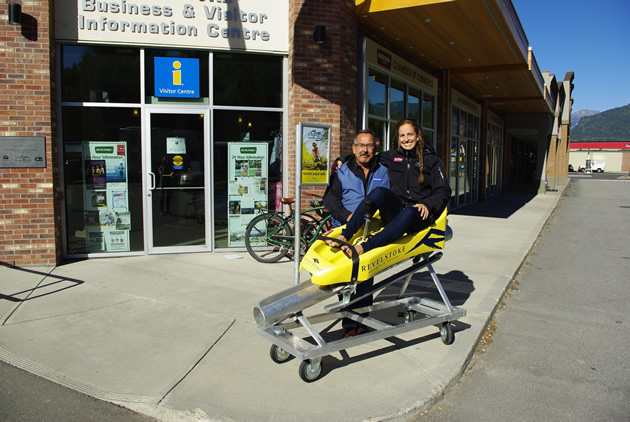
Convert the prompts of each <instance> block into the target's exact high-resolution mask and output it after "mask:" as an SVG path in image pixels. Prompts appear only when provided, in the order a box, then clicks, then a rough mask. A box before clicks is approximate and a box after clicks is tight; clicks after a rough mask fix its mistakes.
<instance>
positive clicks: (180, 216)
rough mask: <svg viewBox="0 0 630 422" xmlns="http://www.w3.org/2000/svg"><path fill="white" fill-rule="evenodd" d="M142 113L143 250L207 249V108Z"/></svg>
mask: <svg viewBox="0 0 630 422" xmlns="http://www.w3.org/2000/svg"><path fill="white" fill-rule="evenodd" d="M147 114H148V119H147V121H148V131H149V132H148V136H146V139H147V141H146V142H147V143H146V145H145V146H146V148H145V163H146V166H147V167H146V168H147V172H146V183H145V186H146V209H147V219H146V221H147V230H145V233H147V245H149V247H148V249H149V253H166V252H195V251H206V250H209V249H210V240H209V239H210V238H211V237H210V218H209V217H210V209H211V207H209V206H208V205H209V203H210V201H209V198H210V192H209V186H210V183H209V179H210V177H209V171H208V169H207V166H208V165H209V163H210V160H209V153H208V151H209V147H208V145H209V141H208V131H207V130H206V128H207V127H208V125H207V124H206V118H207V115H208V113H205V112H203V111H193V110H190V111H179V110H177V111H171V110H169V111H148V112H147Z"/></svg>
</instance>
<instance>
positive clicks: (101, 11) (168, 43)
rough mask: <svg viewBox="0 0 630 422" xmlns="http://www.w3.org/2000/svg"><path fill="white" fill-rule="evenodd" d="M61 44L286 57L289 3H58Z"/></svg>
mask: <svg viewBox="0 0 630 422" xmlns="http://www.w3.org/2000/svg"><path fill="white" fill-rule="evenodd" d="M55 30H56V38H57V40H59V41H74V42H76V41H78V42H94V43H107V44H110V43H111V44H128V45H129V44H131V45H149V46H164V47H195V46H197V47H203V48H207V49H217V50H248V51H262V52H278V53H287V52H288V49H289V2H288V0H273V1H266V2H262V1H260V0H222V1H221V0H216V1H214V0H188V1H186V2H173V1H169V0H137V1H136V0H118V1H106V0H57V1H55Z"/></svg>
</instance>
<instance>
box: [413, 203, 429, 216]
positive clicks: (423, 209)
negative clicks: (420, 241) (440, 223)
mask: <svg viewBox="0 0 630 422" xmlns="http://www.w3.org/2000/svg"><path fill="white" fill-rule="evenodd" d="M413 207H414V208H417V209H418V212H419V213H420V215H421V216H422V219H423V220H426V219H427V217H428V216H429V209H428V208H427V206H426V205H424V204H416V205H414V206H413Z"/></svg>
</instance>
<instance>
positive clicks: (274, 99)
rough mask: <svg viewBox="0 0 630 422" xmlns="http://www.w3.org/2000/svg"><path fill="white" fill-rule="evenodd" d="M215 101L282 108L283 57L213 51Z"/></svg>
mask: <svg viewBox="0 0 630 422" xmlns="http://www.w3.org/2000/svg"><path fill="white" fill-rule="evenodd" d="M213 71H214V78H213V84H214V104H215V105H229V106H253V107H282V57H277V56H265V55H262V54H257V55H253V54H238V53H214V69H213Z"/></svg>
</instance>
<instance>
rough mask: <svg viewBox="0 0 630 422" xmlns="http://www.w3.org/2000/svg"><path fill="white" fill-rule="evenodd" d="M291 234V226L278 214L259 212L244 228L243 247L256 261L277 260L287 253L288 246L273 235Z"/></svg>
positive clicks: (268, 261)
mask: <svg viewBox="0 0 630 422" xmlns="http://www.w3.org/2000/svg"><path fill="white" fill-rule="evenodd" d="M292 234H293V233H292V231H291V227H289V225H288V224H286V222H285V221H284V220H283V219H282V218H281V217H279V216H278V215H276V214H261V215H259V216H258V217H256V218H254V219H253V220H252V221H250V222H249V224H248V225H247V229H245V247H246V248H247V252H249V254H250V255H251V256H252V257H253V258H254V259H255V260H256V261H259V262H264V263H266V264H270V263H272V262H278V261H280V260H281V259H282V258H283V257H284V256H285V255H286V254H287V252H288V251H289V247H288V246H286V245H284V244H282V243H281V242H280V240H276V239H274V237H275V236H283V237H284V236H291V235H292ZM283 243H286V240H284V242H283Z"/></svg>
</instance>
